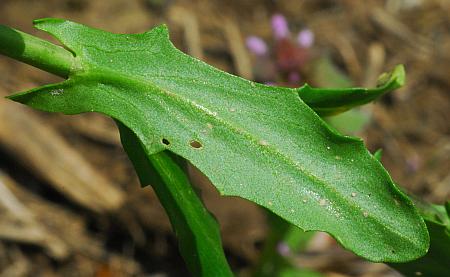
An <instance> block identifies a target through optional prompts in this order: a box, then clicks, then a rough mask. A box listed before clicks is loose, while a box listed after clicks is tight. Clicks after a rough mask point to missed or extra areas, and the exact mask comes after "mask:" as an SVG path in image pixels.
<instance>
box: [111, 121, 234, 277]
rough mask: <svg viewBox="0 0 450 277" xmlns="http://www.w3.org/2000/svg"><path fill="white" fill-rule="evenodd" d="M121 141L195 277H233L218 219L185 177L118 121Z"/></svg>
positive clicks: (162, 154)
mask: <svg viewBox="0 0 450 277" xmlns="http://www.w3.org/2000/svg"><path fill="white" fill-rule="evenodd" d="M117 125H118V127H119V131H120V139H121V141H122V144H123V147H124V149H125V151H126V152H127V154H128V156H129V157H130V160H131V161H132V163H133V165H134V168H135V169H136V172H137V174H138V176H139V179H140V181H141V184H143V185H148V184H151V185H152V187H153V189H154V190H155V193H156V194H157V196H158V198H159V199H160V201H161V204H162V205H163V206H164V209H165V210H166V212H167V214H168V216H169V219H170V222H171V224H172V226H173V229H174V230H175V235H176V236H177V237H178V242H179V248H180V253H181V255H182V256H183V258H184V260H185V261H186V264H187V266H188V268H189V270H190V272H191V273H192V274H193V275H194V276H233V274H232V272H231V270H230V268H229V266H228V264H227V261H226V258H225V255H224V253H223V248H222V242H221V238H220V233H219V226H218V224H217V222H216V220H215V219H214V218H213V217H212V215H211V214H209V212H208V211H207V210H206V209H205V207H204V206H203V203H202V202H201V200H200V198H199V197H198V196H197V194H196V193H195V191H194V189H193V187H192V186H191V184H190V183H189V181H188V179H187V177H186V175H185V174H184V172H183V171H182V170H181V168H180V167H179V166H178V165H177V163H176V162H175V161H174V160H173V159H172V158H171V157H170V156H169V155H168V153H165V152H160V153H158V154H154V155H146V152H145V148H143V147H142V145H141V144H140V141H139V140H138V139H137V137H136V135H135V134H134V133H133V131H131V130H130V129H128V128H127V127H126V126H124V125H123V124H121V123H120V122H117Z"/></svg>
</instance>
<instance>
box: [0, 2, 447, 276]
mask: <svg viewBox="0 0 450 277" xmlns="http://www.w3.org/2000/svg"><path fill="white" fill-rule="evenodd" d="M275 13H281V14H283V15H285V16H286V18H287V20H288V22H289V25H290V27H291V31H292V32H296V31H299V30H301V29H302V28H306V27H307V28H309V29H311V30H312V31H313V32H314V34H315V43H314V46H313V47H312V48H311V49H310V50H309V51H310V55H311V57H315V58H317V57H320V56H326V57H328V58H329V60H330V61H331V62H332V63H333V64H334V65H335V66H336V67H337V68H339V70H340V71H342V72H343V73H344V74H345V75H346V76H348V77H349V79H350V80H352V82H353V83H354V84H356V85H361V86H373V85H375V82H376V76H378V75H379V74H380V73H381V72H383V71H386V70H389V69H391V68H393V66H394V65H396V64H399V63H402V64H404V65H405V67H406V70H407V83H406V85H405V86H404V87H403V88H401V89H399V90H397V91H396V92H394V93H391V94H388V95H385V96H383V97H382V98H381V99H380V100H379V101H377V102H376V103H375V104H371V105H369V106H368V107H365V108H363V110H364V111H365V112H367V113H368V114H369V115H370V121H369V122H368V124H367V125H366V127H365V128H364V130H363V131H360V132H359V133H358V135H359V136H361V137H363V138H364V140H365V143H366V145H367V147H368V149H369V150H371V151H375V150H377V149H380V148H381V149H383V150H384V152H383V153H384V154H383V159H382V162H383V164H384V165H385V167H386V168H387V169H388V171H389V172H390V173H391V175H392V177H393V179H394V180H395V181H396V183H398V184H400V185H401V186H402V187H403V188H404V189H405V190H406V191H408V192H409V193H411V194H414V195H417V196H419V197H421V198H423V199H425V200H428V201H431V202H434V203H443V202H444V201H446V200H448V199H450V172H449V168H450V123H449V121H448V116H449V111H450V78H449V76H448V73H449V72H450V22H449V21H450V3H449V2H448V1H446V0H427V1H424V0H414V1H413V0H402V1H395V0H386V1H376V0H367V1H350V0H341V1H328V0H320V1H290V0H276V1H275V0H262V1H257V0H245V1H242V0H241V1H237V0H231V1H223V0H210V1H208V0H193V1H188V0H128V1H125V0H110V1H87V0H62V1H57V0H40V1H37V0H2V1H0V24H4V25H8V26H12V27H14V28H16V29H19V30H22V31H24V32H28V33H31V34H34V35H37V36H39V37H42V38H45V39H49V40H50V41H52V42H55V43H57V42H56V41H55V40H54V39H53V38H51V37H50V36H48V35H47V34H44V33H43V32H39V31H37V30H36V29H33V27H32V20H33V19H37V18H44V17H58V18H66V19H70V20H73V21H77V22H81V23H83V24H86V25H89V26H93V27H96V28H100V29H104V30H108V31H111V32H116V33H136V32H143V31H146V30H148V29H150V28H151V27H152V26H155V25H158V24H161V23H166V24H168V26H169V29H170V33H171V40H172V41H173V42H174V44H175V45H176V46H177V47H178V48H179V49H181V50H182V51H184V52H186V53H189V54H191V55H193V56H196V57H198V58H200V59H202V60H204V61H206V62H207V63H209V64H212V65H214V66H216V67H218V68H220V69H223V70H225V71H228V72H230V73H232V74H236V75H241V76H243V77H246V78H250V79H252V78H253V79H258V81H273V80H268V79H264V78H266V77H265V76H267V75H264V74H262V75H261V74H260V72H258V66H260V64H258V60H257V59H255V57H254V56H253V55H252V54H251V53H249V52H248V51H247V50H246V48H245V38H246V37H247V36H250V35H257V36H260V37H261V38H263V39H264V40H265V41H267V42H268V43H269V46H273V44H274V43H273V42H274V39H273V34H272V31H271V27H270V18H271V16H272V15H273V14H275ZM0 43H1V42H0ZM301 72H302V76H301V77H302V80H303V81H310V80H312V82H313V83H314V76H313V75H314V73H313V70H312V69H311V68H310V67H308V66H304V68H302V70H301ZM58 81H60V79H59V78H57V77H54V76H51V75H50V74H47V73H45V72H42V71H40V70H38V69H35V68H32V67H30V66H27V65H24V64H21V63H18V62H16V61H13V60H11V59H8V58H5V57H3V56H1V57H0V95H1V96H6V95H8V94H12V93H13V92H17V91H23V90H26V89H30V88H34V87H37V86H40V85H43V84H49V83H53V82H58ZM278 81H279V80H278ZM300 84H301V82H300V83H299V85H300ZM0 117H1V118H0V185H1V186H2V187H4V188H3V189H2V190H6V191H7V192H6V193H4V192H0V194H2V197H0V198H2V200H0V213H1V215H2V216H1V218H2V219H0V276H98V277H109V276H187V275H188V273H187V271H186V268H185V265H184V263H183V261H182V259H181V257H180V255H179V254H178V249H177V245H176V241H175V239H174V236H173V233H172V231H171V227H170V223H169V221H168V219H167V217H166V215H165V213H164V210H163V209H162V207H161V206H160V204H159V202H158V200H157V198H156V196H155V195H154V193H153V191H152V190H151V188H150V187H146V188H140V186H139V183H138V180H137V177H136V175H135V173H134V171H133V169H132V166H131V165H130V163H129V161H128V159H127V157H126V155H125V153H124V152H123V150H122V148H121V145H120V142H119V139H118V135H117V131H116V127H115V125H114V124H113V122H112V121H111V120H109V119H107V118H104V117H102V116H101V115H98V114H83V115H77V116H64V115H60V114H48V113H42V112H37V111H33V110H31V109H29V108H26V107H22V106H20V105H18V104H16V103H10V101H6V100H0ZM189 172H190V176H191V179H192V180H193V183H194V184H195V185H196V186H197V187H198V190H199V191H200V193H201V195H202V197H203V199H204V201H205V203H206V205H207V206H208V208H209V209H210V210H211V211H212V213H213V214H214V215H215V216H216V218H217V219H218V221H219V223H220V225H221V232H222V237H223V242H224V247H225V250H226V254H227V257H228V259H229V261H230V264H231V266H232V268H233V269H234V271H235V272H236V273H238V274H240V275H242V276H245V274H246V273H248V272H249V270H250V269H251V268H252V266H254V265H255V263H256V262H257V259H258V255H259V254H260V252H261V248H262V245H263V243H264V239H265V237H266V235H267V231H268V227H267V223H266V218H265V214H264V213H263V212H262V211H261V209H260V208H258V207H257V206H256V205H254V204H252V203H249V202H247V201H245V200H242V199H240V198H234V197H226V198H224V197H220V196H219V195H218V193H217V191H216V190H215V189H214V188H213V186H212V185H211V184H209V181H208V180H207V179H206V178H205V177H204V176H202V175H201V173H199V172H198V171H197V170H196V169H195V168H193V167H192V166H191V167H190V168H189ZM72 183H73V185H72ZM93 183H95V184H93ZM5 199H6V200H5ZM295 261H296V262H298V264H299V265H300V266H304V267H308V268H311V269H314V270H317V271H320V272H322V273H323V274H324V275H325V276H398V273H396V272H394V271H393V270H391V269H390V268H388V267H387V266H385V265H383V264H373V263H369V262H365V261H362V260H361V259H359V258H358V257H356V256H354V255H353V254H351V253H349V252H347V251H344V250H342V249H341V248H340V247H339V246H338V245H337V244H336V243H334V242H333V241H332V239H330V238H329V237H327V236H325V235H323V234H319V235H317V236H316V237H315V238H314V239H313V240H312V241H311V242H310V246H309V247H308V249H307V251H306V252H305V253H301V254H299V255H298V257H296V259H295Z"/></svg>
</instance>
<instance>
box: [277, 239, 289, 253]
mask: <svg viewBox="0 0 450 277" xmlns="http://www.w3.org/2000/svg"><path fill="white" fill-rule="evenodd" d="M277 252H278V254H280V255H281V256H283V257H286V256H288V255H289V254H291V248H290V247H289V245H287V244H286V243H285V242H279V243H278V244H277Z"/></svg>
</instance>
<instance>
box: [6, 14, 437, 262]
mask: <svg viewBox="0 0 450 277" xmlns="http://www.w3.org/2000/svg"><path fill="white" fill-rule="evenodd" d="M36 26H37V27H38V28H39V29H42V30H44V31H47V32H49V33H50V34H52V35H54V36H55V37H56V38H58V39H59V40H60V41H61V42H62V43H63V44H64V45H65V46H66V47H67V48H68V49H70V50H71V51H72V52H73V53H74V55H75V62H74V64H73V66H72V70H71V73H70V77H69V79H68V80H66V81H64V82H61V83H58V84H53V85H47V86H43V87H40V88H37V89H33V90H30V91H28V92H25V93H21V94H17V95H15V96H12V97H11V99H13V100H16V101H19V102H22V103H25V104H27V105H30V106H32V107H35V108H38V109H41V110H46V111H53V112H63V113H66V114H75V113H81V112H89V111H92V112H94V111H95V112H100V113H104V114H106V115H108V116H111V117H113V118H115V119H116V120H118V121H120V122H122V123H123V124H124V125H125V126H126V127H127V128H129V129H130V130H132V131H133V132H134V133H135V135H136V136H137V137H138V139H139V140H140V141H141V144H142V146H143V148H144V149H145V151H146V153H147V154H148V155H152V154H155V153H159V152H161V151H164V150H170V151H172V152H174V153H176V154H178V155H180V156H182V157H184V158H186V159H188V160H189V161H190V162H192V163H193V164H194V165H195V166H197V167H198V168H199V169H200V170H201V171H202V172H203V173H204V174H206V175H207V176H208V177H209V178H210V179H211V181H212V182H213V184H214V185H215V186H216V188H217V189H218V191H219V192H220V193H221V194H223V195H236V196H240V197H242V198H245V199H248V200H251V201H253V202H256V203H258V204H260V205H262V206H264V207H266V208H268V209H269V210H271V211H273V212H274V213H276V214H277V215H279V216H281V217H283V218H284V219H286V220H287V221H289V222H291V223H293V224H295V225H297V226H299V227H301V228H303V229H304V230H322V231H326V232H328V233H330V234H331V235H332V236H334V237H335V238H336V239H337V240H338V241H339V242H341V243H342V244H343V245H344V246H345V247H346V248H348V249H350V250H352V251H354V252H355V253H356V254H358V255H361V256H363V257H365V258H367V259H369V260H372V261H407V260H411V259H415V258H417V257H419V256H421V255H423V254H424V253H425V252H426V250H427V248H428V243H429V239H428V233H427V231H426V227H425V224H424V222H423V220H422V219H421V217H420V216H419V214H418V212H417V211H416V209H415V208H414V206H413V204H412V202H411V201H410V200H409V199H408V198H407V197H406V196H405V195H404V194H403V193H402V192H401V191H400V190H399V189H398V188H397V187H396V186H395V185H394V184H393V182H392V180H391V178H390V176H389V175H388V173H387V172H386V171H385V170H384V168H383V167H382V165H381V164H380V163H379V162H378V161H377V160H376V159H375V158H373V157H372V155H370V153H369V152H368V151H367V150H366V149H365V147H364V145H363V143H362V141H361V140H359V139H356V138H350V137H345V136H341V135H339V134H337V133H335V132H334V131H332V130H330V129H329V128H328V126H327V125H326V124H325V123H324V122H323V121H322V119H320V117H319V116H318V115H317V114H316V113H315V112H314V111H313V110H312V109H311V108H310V107H308V106H307V105H306V104H305V103H304V102H303V101H302V100H301V99H300V97H299V93H300V92H299V91H298V90H296V89H287V88H278V87H269V86H264V85H261V84H257V83H254V82H250V81H247V80H244V79H241V78H238V77H235V76H232V75H230V74H227V73H225V72H222V71H220V70H217V69H215V68H213V67H211V66H208V65H207V64H205V63H203V62H201V61H198V60H196V59H193V58H191V57H189V56H187V55H185V54H183V53H182V52H180V51H179V50H177V49H176V48H175V47H173V45H172V44H171V43H170V40H169V38H168V32H167V29H166V27H165V26H160V27H157V28H154V29H153V30H151V31H149V32H146V33H143V34H133V35H119V34H111V33H108V32H104V31H101V30H96V29H92V28H89V27H86V26H83V25H80V24H77V23H73V22H69V21H64V20H59V19H44V20H39V21H36ZM300 94H301V93H300Z"/></svg>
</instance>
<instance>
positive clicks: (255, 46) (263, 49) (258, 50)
mask: <svg viewBox="0 0 450 277" xmlns="http://www.w3.org/2000/svg"><path fill="white" fill-rule="evenodd" d="M245 42H246V45H247V48H248V50H250V52H252V53H254V54H255V55H258V56H263V55H265V54H266V53H267V44H266V43H265V42H264V40H262V39H261V38H260V37H257V36H250V37H248V38H247V39H246V41H245Z"/></svg>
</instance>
